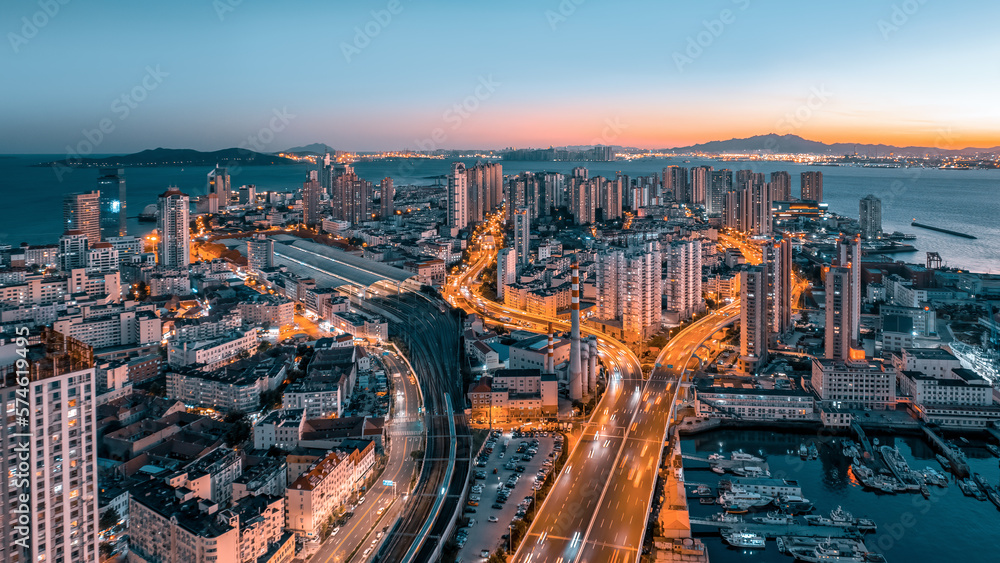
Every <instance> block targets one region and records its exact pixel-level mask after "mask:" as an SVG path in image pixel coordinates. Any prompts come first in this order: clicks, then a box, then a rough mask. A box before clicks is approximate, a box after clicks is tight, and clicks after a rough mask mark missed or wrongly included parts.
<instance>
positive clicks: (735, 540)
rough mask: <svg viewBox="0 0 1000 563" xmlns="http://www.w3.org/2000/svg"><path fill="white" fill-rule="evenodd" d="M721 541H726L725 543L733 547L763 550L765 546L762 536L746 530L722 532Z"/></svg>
mask: <svg viewBox="0 0 1000 563" xmlns="http://www.w3.org/2000/svg"><path fill="white" fill-rule="evenodd" d="M722 539H724V540H726V543H728V544H729V545H731V546H733V547H743V548H750V549H764V547H766V545H767V543H766V542H765V540H764V536H762V535H760V534H755V533H753V532H748V531H746V530H734V531H731V532H723V533H722Z"/></svg>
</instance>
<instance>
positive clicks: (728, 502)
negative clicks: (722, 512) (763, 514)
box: [719, 487, 771, 509]
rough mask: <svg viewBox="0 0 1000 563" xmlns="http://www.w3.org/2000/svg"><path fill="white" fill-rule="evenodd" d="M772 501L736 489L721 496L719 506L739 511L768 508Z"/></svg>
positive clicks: (759, 495) (757, 494)
mask: <svg viewBox="0 0 1000 563" xmlns="http://www.w3.org/2000/svg"><path fill="white" fill-rule="evenodd" d="M770 503H771V499H770V498H768V497H765V496H764V495H761V494H759V493H752V492H750V491H746V490H743V489H741V488H739V487H736V488H734V489H732V490H729V491H726V492H724V493H722V494H721V495H719V504H721V505H722V506H728V507H736V508H739V509H748V508H755V507H759V506H767V505H768V504H770Z"/></svg>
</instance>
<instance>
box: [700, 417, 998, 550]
mask: <svg viewBox="0 0 1000 563" xmlns="http://www.w3.org/2000/svg"><path fill="white" fill-rule="evenodd" d="M915 430H916V429H915ZM911 432H912V431H911ZM916 432H918V433H911V434H910V435H906V436H903V437H900V436H892V435H890V434H887V433H885V432H883V431H873V432H871V433H869V434H867V435H865V441H866V442H867V446H868V448H866V447H865V445H864V444H863V443H862V442H861V441H860V440H859V439H858V438H857V436H856V435H852V436H847V437H829V436H828V437H821V438H816V437H815V436H813V437H811V438H810V437H806V438H805V439H804V436H806V435H805V434H796V433H784V434H783V433H780V432H772V431H767V430H714V431H710V432H706V433H704V434H700V435H697V436H695V437H693V438H688V439H685V440H684V441H683V447H682V450H683V453H684V454H685V455H686V456H688V458H687V459H685V467H684V473H685V476H686V478H687V479H689V480H690V481H689V482H688V483H687V484H688V485H689V486H688V487H687V489H688V490H696V489H697V488H698V487H699V485H704V486H705V488H706V489H709V490H712V491H713V492H715V490H716V489H718V490H719V492H718V494H721V493H722V492H724V491H725V489H726V487H727V486H732V485H737V484H738V485H741V486H744V487H745V486H746V485H747V482H748V481H747V478H744V477H736V476H732V475H726V476H724V477H723V476H720V475H717V474H715V473H713V472H711V471H710V470H709V469H708V467H707V464H708V461H707V460H708V456H709V455H711V454H713V453H714V454H719V455H721V456H722V457H724V458H727V461H729V459H728V458H729V457H730V455H729V452H731V451H733V450H736V449H738V448H742V449H743V450H744V451H746V452H754V455H755V456H756V457H759V458H763V459H766V463H767V464H768V469H769V471H770V472H771V474H772V477H771V480H779V481H781V482H791V483H794V484H795V486H797V487H799V488H800V489H801V495H802V496H803V497H808V499H809V500H810V502H812V503H813V504H814V505H815V508H814V510H813V511H812V512H809V513H806V514H800V515H790V514H787V513H784V512H783V511H782V510H781V509H780V508H778V507H777V506H776V505H775V504H774V503H773V502H772V503H771V504H769V505H766V506H762V507H754V508H750V509H748V510H747V512H744V513H740V514H727V515H726V516H724V517H720V516H716V518H725V520H712V518H713V515H716V514H719V513H720V512H722V511H723V507H722V506H720V505H718V504H714V505H708V504H704V505H703V504H700V503H699V498H702V497H692V496H689V498H688V511H689V514H690V518H691V524H692V533H693V535H694V537H695V538H698V539H699V540H701V541H703V542H704V543H705V545H706V546H707V548H708V551H709V555H710V560H711V561H712V562H713V563H737V562H740V561H748V560H749V559H748V558H749V557H758V558H762V559H758V560H760V561H769V562H770V561H782V560H784V561H788V562H791V561H793V560H794V558H795V557H798V558H799V559H798V560H801V561H807V560H815V561H841V562H843V561H860V562H867V561H872V562H874V561H889V562H903V563H905V562H906V561H939V560H945V559H947V558H948V557H950V555H949V553H950V550H949V548H948V547H947V544H948V541H947V538H949V537H970V536H971V535H974V536H975V537H982V538H985V539H984V541H983V543H984V545H983V548H982V549H983V550H992V552H990V551H985V552H984V551H981V550H976V553H972V554H969V555H967V556H964V557H963V559H965V562H963V563H986V562H987V561H993V559H994V557H993V555H992V554H991V553H995V552H996V551H997V550H1000V541H998V540H997V539H994V538H993V535H992V530H995V528H996V526H997V525H998V524H1000V510H998V509H997V506H996V505H995V504H994V503H993V502H991V499H990V498H989V497H988V496H987V494H986V492H985V491H983V490H981V488H980V486H979V485H978V484H977V482H976V480H975V479H974V477H972V476H970V477H969V478H968V480H967V481H964V480H962V479H958V478H956V477H953V476H952V475H950V474H948V473H947V472H946V471H944V470H943V469H942V468H941V467H940V466H939V464H938V463H937V461H936V458H935V456H936V455H938V452H939V451H941V450H939V448H938V446H937V444H932V443H930V442H929V440H928V439H927V437H926V435H924V434H923V433H919V430H917V431H916ZM852 434H854V433H853V432H852ZM938 438H939V440H940V443H941V444H943V445H944V446H945V447H947V448H949V451H948V452H947V453H948V454H949V455H950V456H954V457H955V458H956V459H959V458H960V457H961V456H963V455H964V456H966V461H965V463H966V464H968V466H969V467H970V470H971V471H970V474H975V473H978V474H979V475H980V476H981V479H982V480H983V481H984V482H985V483H986V484H987V485H990V486H991V489H992V494H993V495H994V497H995V498H996V499H997V502H1000V491H998V490H997V488H996V485H997V484H1000V465H998V463H997V458H996V457H994V456H993V454H992V452H991V451H990V450H989V449H988V448H986V447H985V446H986V444H984V443H983V442H981V441H978V440H975V439H972V438H973V436H971V435H970V436H968V438H970V440H969V442H970V443H965V442H962V441H960V440H959V438H958V437H957V436H954V437H952V436H951V435H944V436H943V437H942V436H938ZM876 440H877V442H876ZM990 441H991V442H992V443H993V444H995V443H996V440H994V439H993V437H992V436H990ZM803 443H805V444H807V445H806V458H805V459H803V458H802V457H801V456H800V455H799V448H800V446H801V445H802V444H803ZM809 444H814V445H815V446H816V447H817V449H818V454H819V455H818V457H817V458H816V459H809V457H810V455H809ZM883 446H886V447H887V448H886V449H883ZM956 449H957V451H951V450H956ZM887 450H891V451H887ZM886 455H888V458H889V459H890V460H892V462H893V464H895V466H896V469H897V470H898V471H900V474H901V475H902V471H903V470H905V471H907V472H908V473H907V475H909V477H910V479H911V481H912V484H916V483H918V482H919V483H920V485H918V486H917V487H914V488H912V489H911V488H907V487H905V486H904V485H903V483H902V482H900V481H899V480H898V479H897V478H896V475H895V474H894V473H893V471H892V470H891V469H890V467H889V465H888V462H887V460H886V457H885V456H886ZM855 458H856V459H855ZM945 460H946V461H947V458H945ZM855 462H857V463H855ZM904 464H905V465H904ZM862 476H867V479H868V480H869V481H870V480H871V479H875V481H876V482H883V481H884V482H885V483H898V486H899V487H902V488H903V490H901V491H896V490H895V487H893V488H892V492H888V493H887V492H885V491H883V490H881V489H879V488H872V487H868V486H866V485H865V484H864V483H863V482H862V480H861V477H862ZM749 482H751V483H752V481H749ZM949 483H951V484H953V485H954V486H948V485H949ZM966 483H968V484H971V485H972V488H969V487H968V485H966ZM921 487H922V488H923V489H924V490H925V491H926V495H922V494H921ZM967 489H968V490H969V493H970V494H968V495H967V494H966V493H965V491H966V490H967ZM703 490H704V489H703ZM973 490H975V491H976V492H977V493H978V494H979V496H980V497H981V498H982V500H981V501H980V500H977V497H975V496H972V494H971V493H972V491H973ZM907 493H909V494H907ZM705 500H707V499H705ZM726 520H728V521H726ZM724 530H740V531H746V532H749V533H753V534H758V535H762V536H764V537H765V538H766V540H767V541H766V547H764V548H737V547H734V546H733V545H731V544H729V543H727V542H726V541H725V540H723V539H722V537H721V535H720V532H722V531H724ZM898 538H902V539H898ZM830 541H832V542H833V543H834V546H836V545H837V542H845V543H843V544H841V545H843V547H845V548H850V551H849V554H842V555H831V554H830V553H826V554H822V556H821V558H819V559H811V558H814V557H816V553H815V547H817V546H819V545H821V544H824V543H826V542H830ZM850 542H861V545H863V546H864V548H863V549H862V548H861V547H860V546H859V545H857V544H852V543H850ZM791 548H795V549H791ZM855 548H858V549H855ZM844 551H845V553H847V552H848V549H845V550H844Z"/></svg>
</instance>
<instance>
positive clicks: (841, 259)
mask: <svg viewBox="0 0 1000 563" xmlns="http://www.w3.org/2000/svg"><path fill="white" fill-rule="evenodd" d="M835 265H837V266H841V267H843V268H848V269H850V271H851V310H850V313H851V318H850V328H851V336H850V338H851V343H852V345H857V343H858V342H859V341H860V340H861V237H859V236H854V237H849V236H846V235H844V236H841V237H840V238H839V239H838V240H837V260H836V264H835Z"/></svg>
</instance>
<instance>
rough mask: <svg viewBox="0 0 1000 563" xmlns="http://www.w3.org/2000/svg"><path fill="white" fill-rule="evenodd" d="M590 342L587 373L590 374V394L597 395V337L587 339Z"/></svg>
mask: <svg viewBox="0 0 1000 563" xmlns="http://www.w3.org/2000/svg"><path fill="white" fill-rule="evenodd" d="M588 340H590V355H589V356H587V359H588V360H589V361H590V368H589V369H588V372H589V373H590V382H589V385H588V386H589V387H590V392H591V393H597V337H596V336H591V337H590V338H588Z"/></svg>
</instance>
